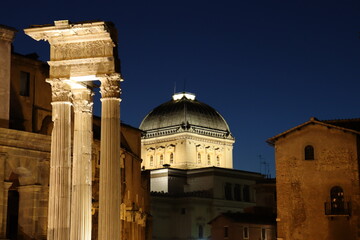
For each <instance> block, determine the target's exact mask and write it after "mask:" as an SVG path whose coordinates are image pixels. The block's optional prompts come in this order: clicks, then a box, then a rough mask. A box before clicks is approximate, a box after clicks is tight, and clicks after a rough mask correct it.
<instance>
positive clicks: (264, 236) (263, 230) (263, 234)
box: [261, 228, 267, 240]
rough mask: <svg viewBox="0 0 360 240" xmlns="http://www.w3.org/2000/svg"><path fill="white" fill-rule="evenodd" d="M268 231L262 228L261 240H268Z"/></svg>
mask: <svg viewBox="0 0 360 240" xmlns="http://www.w3.org/2000/svg"><path fill="white" fill-rule="evenodd" d="M266 239H267V238H266V229H265V228H261V240H266Z"/></svg>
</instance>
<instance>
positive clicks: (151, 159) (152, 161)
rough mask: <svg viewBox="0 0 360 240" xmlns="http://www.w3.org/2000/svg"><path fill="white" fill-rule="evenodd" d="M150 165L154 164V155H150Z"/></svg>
mask: <svg viewBox="0 0 360 240" xmlns="http://www.w3.org/2000/svg"><path fill="white" fill-rule="evenodd" d="M150 166H154V157H153V155H151V156H150Z"/></svg>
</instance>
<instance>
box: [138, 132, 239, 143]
mask: <svg viewBox="0 0 360 240" xmlns="http://www.w3.org/2000/svg"><path fill="white" fill-rule="evenodd" d="M210 138H211V139H210ZM178 140H195V141H201V142H207V143H212V144H221V145H226V146H232V145H233V144H234V142H235V141H234V140H230V139H218V138H214V137H209V136H202V135H198V136H196V135H195V134H194V133H180V134H173V135H171V136H165V137H158V138H151V139H149V138H147V139H145V138H143V139H141V143H142V144H144V145H145V144H146V145H148V144H156V143H164V142H169V141H178Z"/></svg>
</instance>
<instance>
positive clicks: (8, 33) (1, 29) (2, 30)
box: [0, 25, 17, 42]
mask: <svg viewBox="0 0 360 240" xmlns="http://www.w3.org/2000/svg"><path fill="white" fill-rule="evenodd" d="M15 32H17V31H16V30H15V29H14V28H11V27H7V26H4V25H0V40H4V41H7V42H12V41H13V40H14V37H15Z"/></svg>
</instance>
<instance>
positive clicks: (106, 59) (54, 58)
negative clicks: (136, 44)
mask: <svg viewBox="0 0 360 240" xmlns="http://www.w3.org/2000/svg"><path fill="white" fill-rule="evenodd" d="M25 33H26V34H27V35H29V36H31V37H32V38H34V39H35V40H38V41H39V40H45V41H48V42H49V43H50V46H51V48H50V61H49V62H48V63H49V65H50V78H70V77H77V76H87V79H86V80H88V81H89V80H97V79H96V75H98V74H110V73H116V71H117V68H118V66H117V63H118V60H117V56H114V47H115V46H116V44H117V36H116V30H115V28H114V27H113V25H112V24H111V23H107V22H88V23H77V24H72V23H70V22H69V21H68V20H62V21H55V22H54V25H53V26H42V27H38V26H34V27H32V28H28V29H25Z"/></svg>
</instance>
